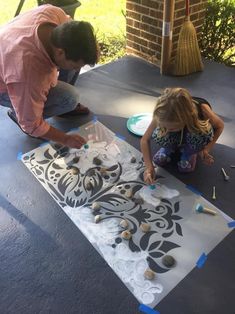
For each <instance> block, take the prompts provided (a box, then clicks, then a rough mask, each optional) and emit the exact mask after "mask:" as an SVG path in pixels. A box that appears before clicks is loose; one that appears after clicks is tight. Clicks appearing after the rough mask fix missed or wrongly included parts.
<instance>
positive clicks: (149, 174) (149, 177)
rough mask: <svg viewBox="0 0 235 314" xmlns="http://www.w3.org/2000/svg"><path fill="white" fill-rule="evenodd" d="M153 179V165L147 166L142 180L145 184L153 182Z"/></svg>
mask: <svg viewBox="0 0 235 314" xmlns="http://www.w3.org/2000/svg"><path fill="white" fill-rule="evenodd" d="M154 181H155V171H154V167H148V168H146V169H145V171H144V182H145V183H147V184H153V183H154Z"/></svg>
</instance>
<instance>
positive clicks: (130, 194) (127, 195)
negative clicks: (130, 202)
mask: <svg viewBox="0 0 235 314" xmlns="http://www.w3.org/2000/svg"><path fill="white" fill-rule="evenodd" d="M125 195H126V197H128V198H132V196H133V194H132V191H130V190H128V191H126V193H125Z"/></svg>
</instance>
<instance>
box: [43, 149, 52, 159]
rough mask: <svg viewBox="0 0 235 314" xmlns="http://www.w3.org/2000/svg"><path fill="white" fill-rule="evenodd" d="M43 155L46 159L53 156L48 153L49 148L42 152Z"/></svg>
mask: <svg viewBox="0 0 235 314" xmlns="http://www.w3.org/2000/svg"><path fill="white" fill-rule="evenodd" d="M44 157H45V158H47V159H50V160H51V159H53V156H52V155H51V154H50V153H49V148H48V149H47V150H46V151H45V152H44Z"/></svg>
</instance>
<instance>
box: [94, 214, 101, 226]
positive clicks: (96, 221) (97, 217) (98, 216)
mask: <svg viewBox="0 0 235 314" xmlns="http://www.w3.org/2000/svg"><path fill="white" fill-rule="evenodd" d="M100 220H101V216H100V215H96V216H95V223H96V224H97V223H98V222H99V221H100Z"/></svg>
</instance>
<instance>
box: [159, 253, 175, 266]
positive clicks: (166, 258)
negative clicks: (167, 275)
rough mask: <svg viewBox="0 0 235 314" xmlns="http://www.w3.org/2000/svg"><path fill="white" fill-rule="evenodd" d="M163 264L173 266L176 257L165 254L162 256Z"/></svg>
mask: <svg viewBox="0 0 235 314" xmlns="http://www.w3.org/2000/svg"><path fill="white" fill-rule="evenodd" d="M162 264H163V265H164V266H166V267H172V266H174V265H175V259H174V257H173V256H171V255H165V256H163V258H162Z"/></svg>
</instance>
